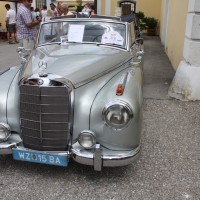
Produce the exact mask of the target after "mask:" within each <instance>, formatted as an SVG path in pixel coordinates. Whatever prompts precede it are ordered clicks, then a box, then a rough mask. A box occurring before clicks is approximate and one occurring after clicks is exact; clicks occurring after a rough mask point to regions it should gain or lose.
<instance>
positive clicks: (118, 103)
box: [102, 99, 134, 130]
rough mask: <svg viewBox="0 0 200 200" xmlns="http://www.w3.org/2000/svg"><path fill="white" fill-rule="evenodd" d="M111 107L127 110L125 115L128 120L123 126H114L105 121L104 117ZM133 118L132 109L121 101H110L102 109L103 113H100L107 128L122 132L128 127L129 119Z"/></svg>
mask: <svg viewBox="0 0 200 200" xmlns="http://www.w3.org/2000/svg"><path fill="white" fill-rule="evenodd" d="M113 106H122V107H123V108H125V109H126V110H127V113H128V115H129V120H128V122H127V123H125V124H124V125H122V126H117V127H116V126H114V125H113V124H112V123H111V122H109V121H108V120H107V119H106V116H107V114H106V113H107V111H108V109H109V108H111V107H113ZM133 117H134V112H133V109H132V107H131V106H130V105H129V104H128V103H127V102H125V101H123V100H119V99H117V100H114V101H111V102H110V103H108V104H107V105H106V106H105V107H104V109H103V112H102V118H103V121H104V122H105V124H106V125H108V126H109V127H111V128H112V129H114V130H122V129H125V128H127V127H128V125H129V123H130V121H131V119H132V118H133Z"/></svg>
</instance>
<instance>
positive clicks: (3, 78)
mask: <svg viewBox="0 0 200 200" xmlns="http://www.w3.org/2000/svg"><path fill="white" fill-rule="evenodd" d="M20 68H21V66H15V67H11V68H10V69H9V70H7V71H5V72H4V73H2V74H1V75H0V91H1V92H0V122H4V123H8V124H9V125H11V130H12V131H13V129H14V131H19V128H17V129H16V120H17V121H18V122H17V123H18V126H19V117H18V116H19V115H18V112H19V107H18V104H19V91H18V75H19V71H20ZM13 120H14V121H15V122H13Z"/></svg>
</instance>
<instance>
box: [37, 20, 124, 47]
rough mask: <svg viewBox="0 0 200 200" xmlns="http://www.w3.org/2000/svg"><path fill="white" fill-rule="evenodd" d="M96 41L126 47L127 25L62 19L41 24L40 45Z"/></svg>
mask: <svg viewBox="0 0 200 200" xmlns="http://www.w3.org/2000/svg"><path fill="white" fill-rule="evenodd" d="M71 42H72V43H95V44H99V45H114V46H117V47H120V48H125V47H126V26H125V24H122V23H111V22H99V21H97V22H95V21H92V22H88V21H62V22H60V21H59V22H49V23H44V24H42V26H41V31H40V36H39V41H38V45H44V44H46V43H59V44H67V43H71Z"/></svg>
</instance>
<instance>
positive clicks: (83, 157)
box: [71, 143, 141, 171]
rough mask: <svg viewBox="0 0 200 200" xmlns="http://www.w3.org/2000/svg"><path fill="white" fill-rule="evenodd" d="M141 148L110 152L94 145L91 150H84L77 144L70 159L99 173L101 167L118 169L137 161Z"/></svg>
mask: <svg viewBox="0 0 200 200" xmlns="http://www.w3.org/2000/svg"><path fill="white" fill-rule="evenodd" d="M140 149H141V146H138V147H137V148H135V149H134V150H130V151H112V150H109V149H106V148H103V147H101V146H100V144H96V147H95V148H94V149H91V150H86V149H84V148H83V147H81V146H80V145H79V144H78V143H75V144H74V145H73V146H72V149H71V154H72V155H71V157H72V158H73V160H74V161H76V162H78V163H80V164H84V165H91V166H94V170H96V171H101V169H102V167H119V166H125V165H129V164H131V163H132V162H134V161H135V160H137V159H138V157H139V155H140Z"/></svg>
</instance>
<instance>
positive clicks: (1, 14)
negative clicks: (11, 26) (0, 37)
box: [0, 1, 8, 29]
mask: <svg viewBox="0 0 200 200" xmlns="http://www.w3.org/2000/svg"><path fill="white" fill-rule="evenodd" d="M7 3H8V2H3V1H0V22H1V24H2V28H3V29H5V28H6V24H5V20H6V12H7V10H6V8H5V5H6V4H7Z"/></svg>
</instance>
